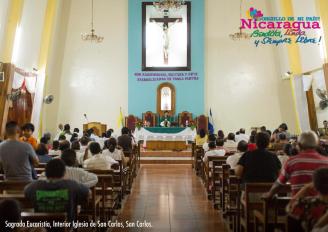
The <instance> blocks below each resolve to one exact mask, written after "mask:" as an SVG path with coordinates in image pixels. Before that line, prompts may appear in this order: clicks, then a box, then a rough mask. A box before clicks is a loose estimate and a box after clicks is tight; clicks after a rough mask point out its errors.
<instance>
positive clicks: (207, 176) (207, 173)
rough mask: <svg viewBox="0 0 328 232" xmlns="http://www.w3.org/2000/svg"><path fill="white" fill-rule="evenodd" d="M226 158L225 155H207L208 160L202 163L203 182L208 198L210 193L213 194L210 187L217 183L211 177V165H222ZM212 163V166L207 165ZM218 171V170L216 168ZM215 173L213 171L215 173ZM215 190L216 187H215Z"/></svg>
mask: <svg viewBox="0 0 328 232" xmlns="http://www.w3.org/2000/svg"><path fill="white" fill-rule="evenodd" d="M226 160H227V157H225V156H209V157H208V160H207V162H206V163H203V165H202V166H203V170H204V171H203V173H204V183H205V187H206V191H207V195H208V198H209V199H211V198H212V197H214V196H212V194H213V191H212V189H210V188H211V187H212V188H213V187H214V185H216V184H218V183H215V182H214V181H213V179H212V177H213V175H214V169H213V167H214V166H215V167H220V166H222V165H223V164H225V163H226ZM210 163H212V167H210V166H209V164H210ZM216 171H218V170H216ZM216 174H217V173H215V175H216ZM215 190H216V188H215Z"/></svg>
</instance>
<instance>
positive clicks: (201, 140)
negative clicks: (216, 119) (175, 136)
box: [195, 129, 208, 146]
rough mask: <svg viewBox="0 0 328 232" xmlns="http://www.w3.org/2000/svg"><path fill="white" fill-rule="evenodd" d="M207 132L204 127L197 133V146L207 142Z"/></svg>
mask: <svg viewBox="0 0 328 232" xmlns="http://www.w3.org/2000/svg"><path fill="white" fill-rule="evenodd" d="M207 137H208V136H207V134H206V132H205V130H204V129H200V130H199V131H198V133H197V135H196V138H195V143H196V146H203V144H204V143H205V142H207V139H208V138H207Z"/></svg>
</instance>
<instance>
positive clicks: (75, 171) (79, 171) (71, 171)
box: [61, 149, 98, 188]
mask: <svg viewBox="0 0 328 232" xmlns="http://www.w3.org/2000/svg"><path fill="white" fill-rule="evenodd" d="M61 159H62V160H63V161H64V163H65V165H66V174H65V179H68V180H75V181H77V182H78V183H81V184H84V185H85V186H87V187H89V188H91V187H93V186H95V185H96V184H97V182H98V177H97V175H95V174H93V173H90V172H87V171H86V170H84V169H83V168H79V167H77V160H76V153H75V151H74V150H73V149H67V150H65V151H63V154H62V155H61Z"/></svg>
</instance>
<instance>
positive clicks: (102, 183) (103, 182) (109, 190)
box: [87, 169, 119, 220]
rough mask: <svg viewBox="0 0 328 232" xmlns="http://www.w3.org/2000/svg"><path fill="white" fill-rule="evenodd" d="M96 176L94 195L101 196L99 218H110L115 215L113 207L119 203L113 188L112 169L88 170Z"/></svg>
mask: <svg viewBox="0 0 328 232" xmlns="http://www.w3.org/2000/svg"><path fill="white" fill-rule="evenodd" d="M87 171H89V172H92V173H95V174H96V175H97V176H98V183H97V185H96V195H99V196H101V204H100V211H101V215H100V216H101V218H102V219H103V220H110V219H111V218H112V216H114V215H115V209H117V207H118V204H119V194H118V193H117V192H115V190H114V187H115V186H114V172H113V170H90V169H88V170H87Z"/></svg>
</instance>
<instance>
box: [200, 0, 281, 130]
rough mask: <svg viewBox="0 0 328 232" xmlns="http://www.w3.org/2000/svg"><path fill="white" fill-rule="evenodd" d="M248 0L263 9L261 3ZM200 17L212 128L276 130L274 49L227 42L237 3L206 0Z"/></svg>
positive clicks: (236, 22)
mask: <svg viewBox="0 0 328 232" xmlns="http://www.w3.org/2000/svg"><path fill="white" fill-rule="evenodd" d="M254 2H256V4H254V5H256V6H257V7H258V8H260V9H264V10H265V9H266V5H265V3H264V2H263V1H253V3H254ZM224 3H225V4H224ZM223 5H224V10H222V6H223ZM247 7H250V5H245V7H244V9H243V14H244V15H245V12H246V9H247ZM220 9H221V10H220ZM205 17H206V19H205V24H206V35H205V36H206V51H205V57H206V67H205V70H206V84H205V85H206V90H205V91H206V107H207V108H209V107H211V108H212V111H213V115H214V121H215V126H216V129H218V128H222V129H223V130H224V131H227V132H228V131H236V130H237V129H239V128H240V127H245V128H246V129H248V130H249V129H250V127H252V126H262V125H266V126H267V127H268V128H271V129H273V128H276V127H277V126H278V124H280V123H281V122H282V118H281V112H280V104H279V98H278V97H277V96H278V81H279V73H278V71H277V64H276V62H275V51H274V49H273V48H272V47H271V46H262V47H258V48H256V47H255V46H254V45H253V44H252V42H251V41H240V42H237V41H232V40H231V39H230V38H229V36H228V35H229V34H231V33H235V32H237V31H238V27H239V1H229V4H227V1H224V0H220V1H218V0H208V1H206V12H205ZM234 19H235V20H234Z"/></svg>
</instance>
